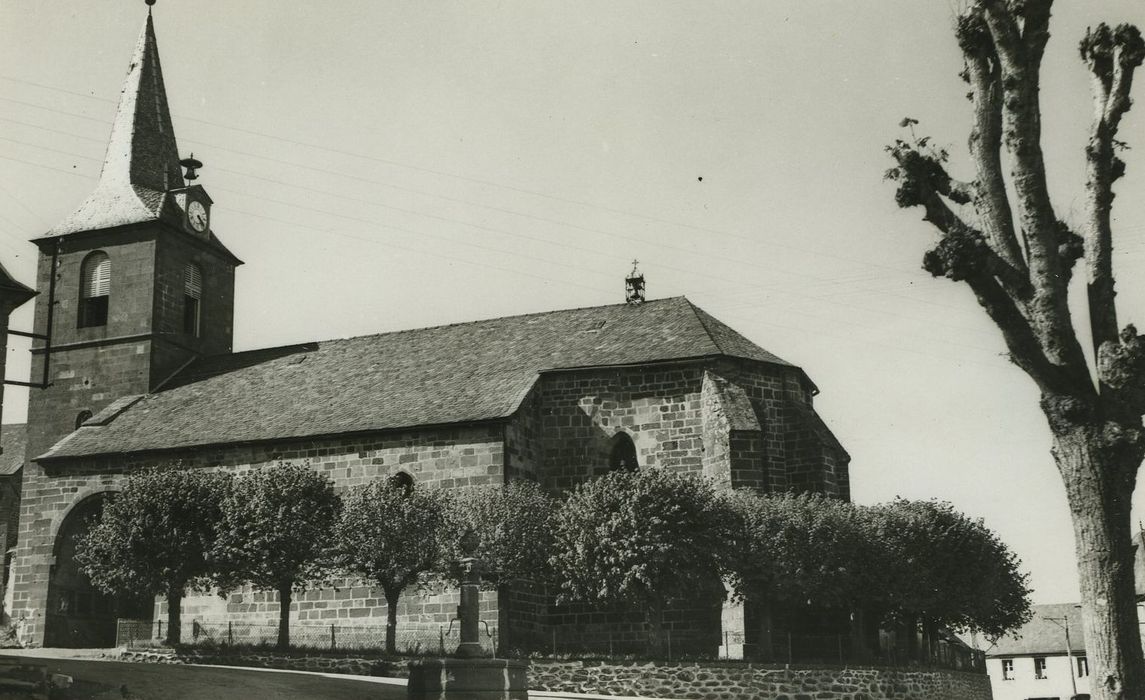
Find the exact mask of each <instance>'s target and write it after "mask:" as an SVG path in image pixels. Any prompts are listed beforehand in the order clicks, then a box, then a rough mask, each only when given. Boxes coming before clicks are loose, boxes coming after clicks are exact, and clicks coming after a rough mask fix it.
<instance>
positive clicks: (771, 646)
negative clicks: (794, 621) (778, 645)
mask: <svg viewBox="0 0 1145 700" xmlns="http://www.w3.org/2000/svg"><path fill="white" fill-rule="evenodd" d="M758 610H759V644H758V647H759V654H758V656H759V660H760V661H763V662H768V663H769V662H771V661H773V660H774V659H775V637H774V629H773V628H774V627H775V620H774V616H773V615H772V614H771V599H770V598H764V599H763V600H761V601H759V607H758Z"/></svg>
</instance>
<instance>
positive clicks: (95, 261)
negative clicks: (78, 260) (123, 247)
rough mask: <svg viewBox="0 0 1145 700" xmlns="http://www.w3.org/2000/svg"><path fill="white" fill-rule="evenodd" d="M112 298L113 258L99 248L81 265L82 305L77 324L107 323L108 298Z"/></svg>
mask: <svg viewBox="0 0 1145 700" xmlns="http://www.w3.org/2000/svg"><path fill="white" fill-rule="evenodd" d="M110 298H111V259H110V258H108V257H107V253H105V252H103V251H102V250H97V251H95V252H94V253H92V254H91V255H89V256H87V257H86V258H84V261H83V265H81V266H80V305H79V317H78V319H77V325H78V326H79V327H80V328H93V327H95V326H106V325H107V307H108V300H109V299H110Z"/></svg>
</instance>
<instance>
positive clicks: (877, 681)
mask: <svg viewBox="0 0 1145 700" xmlns="http://www.w3.org/2000/svg"><path fill="white" fill-rule="evenodd" d="M529 688H530V689H531V690H548V691H554V692H565V693H594V694H602V695H625V696H634V695H635V696H644V697H662V698H697V699H700V700H746V699H749V698H751V699H759V700H764V699H765V698H766V699H767V700H811V699H812V698H814V699H815V700H992V695H991V690H990V677H989V676H987V675H985V674H978V673H964V672H961V671H945V670H914V669H888V668H870V667H865V668H864V667H859V668H847V667H834V668H825V667H819V668H785V667H783V666H775V665H766V666H765V665H758V664H744V663H731V662H727V663H717V662H709V663H640V662H632V663H616V662H602V661H533V664H532V666H531V667H530V668H529Z"/></svg>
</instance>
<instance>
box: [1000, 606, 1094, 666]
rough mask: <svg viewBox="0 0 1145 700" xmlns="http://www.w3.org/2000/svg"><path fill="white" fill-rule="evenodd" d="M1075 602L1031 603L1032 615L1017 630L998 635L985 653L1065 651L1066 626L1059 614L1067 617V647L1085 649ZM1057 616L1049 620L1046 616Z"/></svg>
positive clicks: (1030, 654) (1001, 654) (1080, 652)
mask: <svg viewBox="0 0 1145 700" xmlns="http://www.w3.org/2000/svg"><path fill="white" fill-rule="evenodd" d="M1076 605H1077V604H1076V603H1057V604H1054V605H1034V606H1032V609H1033V611H1034V617H1033V618H1032V619H1031V620H1030V621H1029V622H1027V623H1026V624H1025V625H1023V626H1022V627H1021V629H1019V630H1018V631H1017V632H1015V633H1013V634H1010V635H1007V636H1005V637H1003V638H1001V639H999V640H998V641H997V642H996V643H995V644H994V646H992V647H990V648H989V649H987V650H986V656H988V657H996V656H1032V655H1038V656H1041V655H1046V656H1052V655H1055V654H1062V655H1064V654H1065V649H1066V644H1065V629H1064V628H1063V627H1062V626H1061V625H1062V624H1064V623H1063V622H1062V620H1061V618H1064V617H1068V618H1069V641H1070V651H1071V652H1073V653H1075V654H1084V653H1085V633H1084V632H1083V631H1082V628H1081V608H1078V607H1076ZM1048 617H1052V618H1057V620H1058V621H1057V622H1052V621H1050V620H1047V619H1046V618H1048Z"/></svg>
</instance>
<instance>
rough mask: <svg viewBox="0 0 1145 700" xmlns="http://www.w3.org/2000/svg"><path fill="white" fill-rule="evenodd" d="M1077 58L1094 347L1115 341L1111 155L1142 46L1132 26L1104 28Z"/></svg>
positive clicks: (1089, 34)
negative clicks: (1085, 101) (1089, 93)
mask: <svg viewBox="0 0 1145 700" xmlns="http://www.w3.org/2000/svg"><path fill="white" fill-rule="evenodd" d="M1079 48H1080V51H1081V57H1082V59H1083V60H1084V61H1085V63H1086V65H1087V66H1088V67H1089V71H1090V73H1091V75H1092V76H1093V80H1092V83H1093V99H1094V119H1093V126H1092V127H1091V129H1090V135H1089V143H1088V144H1087V145H1086V149H1085V155H1086V191H1087V192H1088V194H1089V196H1088V197H1087V200H1086V226H1085V260H1086V273H1087V275H1088V278H1089V285H1088V290H1087V291H1088V301H1089V317H1090V333H1091V340H1092V343H1093V348H1094V350H1095V351H1101V349H1102V348H1104V347H1105V345H1106V344H1107V343H1111V342H1113V341H1115V340H1116V339H1117V337H1118V332H1117V306H1116V301H1115V296H1116V291H1115V290H1114V278H1113V261H1112V259H1113V234H1112V226H1111V224H1110V210H1111V209H1112V206H1113V196H1114V195H1113V183H1114V182H1115V181H1116V180H1117V179H1118V178H1119V177H1121V175H1122V174H1123V173H1124V164H1123V163H1122V162H1121V161H1120V160H1119V159H1118V158H1117V155H1116V153H1115V144H1116V139H1115V137H1116V135H1117V127H1118V125H1119V124H1120V121H1121V117H1122V115H1124V114H1125V113H1126V112H1127V111H1129V107H1130V105H1131V101H1130V99H1129V89H1130V87H1131V85H1132V83H1133V73H1134V71H1135V70H1136V68H1137V67H1138V66H1140V65H1141V62H1142V59H1145V42H1143V41H1142V39H1141V33H1140V32H1139V31H1137V28H1136V27H1133V26H1130V25H1121V26H1119V27H1118V28H1117V29H1116V30H1113V29H1111V28H1110V27H1109V26H1108V25H1106V24H1100V25H1098V26H1097V28H1096V29H1093V30H1089V31H1086V34H1085V38H1084V39H1082V41H1081V45H1080V47H1079Z"/></svg>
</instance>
